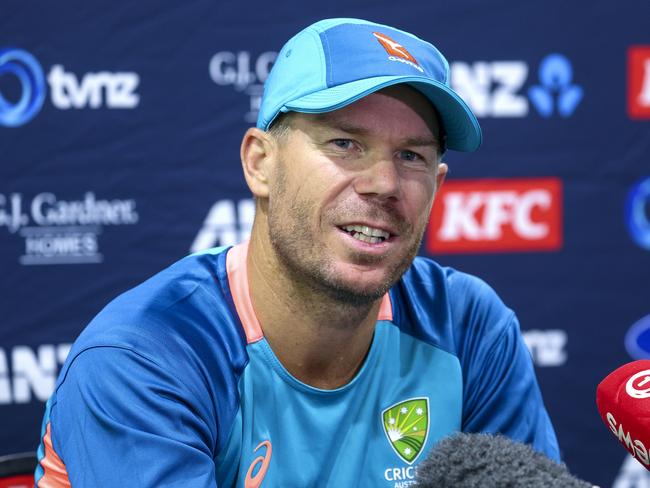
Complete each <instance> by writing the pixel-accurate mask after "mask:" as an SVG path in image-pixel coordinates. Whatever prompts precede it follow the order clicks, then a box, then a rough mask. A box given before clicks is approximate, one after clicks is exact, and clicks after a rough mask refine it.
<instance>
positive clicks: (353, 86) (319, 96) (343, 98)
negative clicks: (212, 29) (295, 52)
mask: <svg viewBox="0 0 650 488" xmlns="http://www.w3.org/2000/svg"><path fill="white" fill-rule="evenodd" d="M399 83H406V84H408V85H410V86H412V87H413V88H415V89H416V90H418V91H419V92H420V93H422V94H423V95H424V96H426V97H427V98H428V99H429V100H430V101H431V103H432V104H433V106H434V107H435V108H436V109H437V110H438V113H439V114H440V118H441V119H442V125H443V127H444V130H445V134H446V137H447V139H446V145H447V148H449V149H453V150H456V151H466V152H471V151H476V149H478V147H479V146H480V145H481V141H482V139H483V137H482V135H481V127H480V126H479V123H478V120H476V117H475V116H474V114H473V113H472V111H471V110H470V108H469V107H468V106H467V104H466V103H465V102H464V101H463V100H462V99H461V98H460V97H459V96H458V95H456V93H454V92H453V91H452V90H451V89H450V88H449V87H448V86H446V85H443V84H442V83H438V82H436V81H433V80H431V79H430V78H424V77H418V76H378V77H374V78H366V79H363V80H357V81H352V82H350V83H345V84H343V85H338V86H335V87H332V88H327V89H325V90H320V91H317V92H314V93H310V94H309V95H305V96H304V97H300V98H298V99H296V100H292V101H290V102H287V103H286V104H285V105H284V107H282V109H281V110H282V111H283V112H288V111H293V112H304V113H323V112H331V111H333V110H338V109H339V108H343V107H345V106H346V105H349V104H351V103H352V102H355V101H357V100H359V99H360V98H363V97H365V96H366V95H369V94H371V93H373V92H376V91H378V90H381V89H382V88H386V87H388V86H392V85H397V84H399Z"/></svg>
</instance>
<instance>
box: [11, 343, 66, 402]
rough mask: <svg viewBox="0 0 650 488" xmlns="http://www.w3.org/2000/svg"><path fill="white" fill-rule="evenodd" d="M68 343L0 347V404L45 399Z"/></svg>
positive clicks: (57, 372) (51, 389) (54, 381)
mask: <svg viewBox="0 0 650 488" xmlns="http://www.w3.org/2000/svg"><path fill="white" fill-rule="evenodd" d="M71 347H72V345H71V344H67V343H66V344H42V345H40V346H38V347H35V348H34V347H30V346H14V347H12V348H9V349H3V348H0V405H9V404H18V403H30V402H32V401H34V400H37V401H40V402H46V401H47V399H48V398H50V396H51V395H52V392H53V391H54V385H55V384H56V378H57V376H58V374H59V370H60V369H61V366H63V363H64V362H65V359H66V357H67V356H68V353H69V352H70V348H71Z"/></svg>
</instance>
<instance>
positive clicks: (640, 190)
mask: <svg viewBox="0 0 650 488" xmlns="http://www.w3.org/2000/svg"><path fill="white" fill-rule="evenodd" d="M625 220H626V222H627V228H628V229H629V231H630V236H631V237H632V239H633V240H634V242H636V243H637V244H638V245H639V246H641V247H642V248H643V249H647V250H648V251H650V177H648V178H645V179H643V180H641V181H639V182H638V183H637V184H636V185H634V187H632V190H630V193H629V194H628V197H627V205H626V206H625Z"/></svg>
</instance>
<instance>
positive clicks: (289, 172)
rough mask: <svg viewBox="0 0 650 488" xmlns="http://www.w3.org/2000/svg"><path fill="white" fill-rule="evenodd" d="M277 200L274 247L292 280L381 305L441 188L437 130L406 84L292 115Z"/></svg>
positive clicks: (275, 187)
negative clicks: (321, 111)
mask: <svg viewBox="0 0 650 488" xmlns="http://www.w3.org/2000/svg"><path fill="white" fill-rule="evenodd" d="M290 127H291V128H290V130H289V132H288V134H286V136H284V137H282V138H281V140H280V141H279V149H278V158H277V161H276V164H275V165H274V172H273V175H272V177H271V183H270V188H269V202H268V223H269V234H270V236H269V237H270V240H271V243H272V246H273V249H274V251H275V252H276V254H277V256H278V258H279V261H280V262H281V263H282V265H283V266H284V267H285V268H286V270H287V271H288V272H289V273H290V275H291V277H292V279H294V280H297V281H298V282H300V283H301V285H303V286H308V287H310V288H312V289H316V290H319V291H324V292H326V293H327V294H328V295H330V296H331V297H334V298H335V299H337V300H341V301H344V302H346V303H358V304H360V303H369V302H371V301H373V300H376V299H377V298H379V297H381V296H382V295H383V294H384V293H386V291H387V290H388V289H389V288H390V286H392V285H393V284H394V283H395V282H396V281H397V280H398V279H399V278H400V276H401V275H402V274H403V273H404V272H405V271H406V269H407V268H408V267H409V266H410V264H411V262H412V260H413V258H414V257H415V255H416V254H417V251H418V248H419V245H420V242H421V240H422V235H423V233H424V230H425V228H426V224H427V221H428V217H429V213H430V210H431V205H432V203H433V197H434V194H435V191H436V187H437V180H439V181H442V178H444V173H445V172H446V166H445V165H444V164H443V165H440V164H439V161H438V158H439V156H438V151H439V147H440V145H439V141H438V134H439V128H438V122H437V118H436V114H435V112H434V109H433V108H432V106H431V105H430V103H429V102H428V101H427V99H426V98H425V97H424V96H422V95H421V94H419V93H418V92H416V91H415V90H413V89H411V88H409V87H406V86H395V87H390V88H387V89H384V90H382V91H380V92H377V93H374V94H371V95H368V96H366V97H364V98H362V99H360V100H359V101H357V102H355V103H353V104H351V105H348V106H346V107H344V108H342V109H340V110H336V111H334V112H330V113H326V114H292V115H291V119H290Z"/></svg>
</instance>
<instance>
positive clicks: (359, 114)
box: [302, 85, 440, 144]
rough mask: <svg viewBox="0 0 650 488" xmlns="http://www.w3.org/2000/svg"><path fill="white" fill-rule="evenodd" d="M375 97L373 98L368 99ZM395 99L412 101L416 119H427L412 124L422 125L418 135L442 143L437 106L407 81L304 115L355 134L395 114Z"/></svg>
mask: <svg viewBox="0 0 650 488" xmlns="http://www.w3.org/2000/svg"><path fill="white" fill-rule="evenodd" d="M371 97H372V100H368V99H369V98H371ZM391 99H396V100H398V101H400V102H402V103H404V104H406V105H408V107H409V108H410V112H412V117H413V120H414V121H417V120H418V119H419V120H421V121H423V124H417V123H413V124H409V127H411V128H413V127H417V126H418V125H421V128H420V130H417V133H416V134H413V136H414V137H415V138H417V139H419V140H428V141H431V142H432V143H433V144H437V143H438V139H439V134H440V128H439V127H440V124H439V117H438V114H437V112H436V110H435V108H434V107H433V105H432V104H431V103H430V102H429V101H428V100H427V99H426V98H425V97H424V96H423V95H422V94H420V93H419V92H418V91H417V90H415V89H414V88H411V87H409V86H405V85H401V86H393V87H388V88H385V89H383V90H379V91H377V92H375V93H372V94H369V95H366V97H364V98H362V99H360V100H357V101H355V102H353V103H351V104H350V105H347V106H346V107H343V108H340V109H338V110H333V111H331V112H322V113H315V114H302V115H303V117H304V118H305V119H306V121H307V122H308V123H310V124H314V125H316V126H322V127H324V128H335V129H339V130H344V131H346V132H349V133H352V134H365V133H370V132H372V128H373V126H374V125H375V124H376V123H377V122H380V119H379V118H378V117H381V116H383V117H384V118H387V117H390V116H391V115H392V110H393V109H394V107H396V103H395V100H392V101H391ZM369 102H372V103H369ZM367 107H373V108H374V109H379V111H380V113H379V114H376V113H373V111H372V110H363V109H364V108H367ZM381 112H384V113H381ZM386 112H388V113H386ZM408 113H409V110H408V109H407V110H405V111H403V112H402V117H404V114H408ZM427 129H428V130H427Z"/></svg>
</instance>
